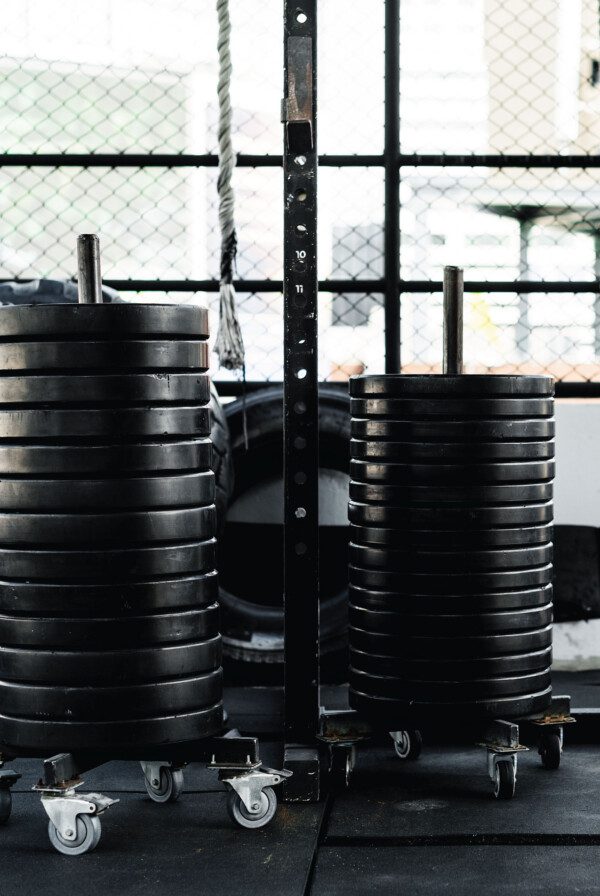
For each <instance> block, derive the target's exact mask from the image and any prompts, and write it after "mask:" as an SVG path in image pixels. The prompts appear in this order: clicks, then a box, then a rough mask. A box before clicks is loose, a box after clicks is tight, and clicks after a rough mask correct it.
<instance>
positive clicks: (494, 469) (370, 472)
mask: <svg viewBox="0 0 600 896" xmlns="http://www.w3.org/2000/svg"><path fill="white" fill-rule="evenodd" d="M350 478H351V479H354V480H355V481H356V482H362V483H371V482H372V483H375V484H377V483H381V484H382V485H401V484H413V485H432V484H436V485H438V484H439V485H451V484H458V483H465V484H473V485H479V484H481V483H485V484H489V483H516V482H518V483H521V482H523V483H527V482H529V483H533V482H543V481H547V480H551V479H554V461H518V462H512V463H508V462H506V461H505V462H503V463H498V464H475V463H473V464H472V463H465V464H438V463H436V464H397V463H377V464H375V463H369V462H365V461H362V460H351V461H350Z"/></svg>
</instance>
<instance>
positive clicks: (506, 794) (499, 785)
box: [494, 759, 517, 800]
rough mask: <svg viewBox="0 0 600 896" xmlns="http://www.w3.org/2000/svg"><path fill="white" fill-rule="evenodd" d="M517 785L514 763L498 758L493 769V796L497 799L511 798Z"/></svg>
mask: <svg viewBox="0 0 600 896" xmlns="http://www.w3.org/2000/svg"><path fill="white" fill-rule="evenodd" d="M516 785H517V773H516V763H515V762H513V761H512V760H510V759H499V760H496V762H495V769H494V796H495V797H496V799H497V800H512V798H513V796H514V795H515V788H516Z"/></svg>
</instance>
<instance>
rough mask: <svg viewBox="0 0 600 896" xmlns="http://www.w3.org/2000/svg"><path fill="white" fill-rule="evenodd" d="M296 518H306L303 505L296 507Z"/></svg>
mask: <svg viewBox="0 0 600 896" xmlns="http://www.w3.org/2000/svg"><path fill="white" fill-rule="evenodd" d="M296 519H297V520H304V519H306V508H305V507H296Z"/></svg>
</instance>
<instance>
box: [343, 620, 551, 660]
mask: <svg viewBox="0 0 600 896" xmlns="http://www.w3.org/2000/svg"><path fill="white" fill-rule="evenodd" d="M350 643H351V644H352V646H353V647H354V648H355V649H357V650H364V651H365V652H366V653H372V654H375V655H377V656H397V657H399V658H400V659H402V660H404V659H412V658H415V659H419V660H423V661H424V662H428V661H431V660H435V662H439V661H440V660H443V659H464V658H465V657H469V656H505V655H507V654H517V653H530V652H531V651H535V650H543V649H544V648H546V647H550V645H551V644H552V626H551V625H550V624H548V625H546V626H544V627H543V628H539V629H535V630H533V629H532V630H528V631H524V632H505V633H501V634H487V635H485V634H476V635H467V634H456V633H452V634H450V635H449V636H447V637H438V636H434V635H433V634H432V635H430V636H428V635H423V636H417V635H414V636H413V635H410V634H406V635H403V634H399V633H396V634H390V633H389V632H383V633H382V632H371V631H367V630H365V629H361V628H359V627H356V626H353V627H351V629H350Z"/></svg>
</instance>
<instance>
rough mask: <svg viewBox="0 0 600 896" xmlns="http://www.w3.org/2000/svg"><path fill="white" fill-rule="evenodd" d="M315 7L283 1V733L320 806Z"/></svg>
mask: <svg viewBox="0 0 600 896" xmlns="http://www.w3.org/2000/svg"><path fill="white" fill-rule="evenodd" d="M316 18H317V0H285V5H284V41H285V44H284V56H285V83H284V100H283V115H282V118H283V120H284V122H285V142H284V156H283V172H284V278H283V291H284V296H283V298H284V336H283V339H284V411H283V430H284V624H285V647H284V654H285V671H284V676H285V678H284V686H285V693H284V728H285V765H286V768H288V769H290V770H291V771H292V772H293V773H294V774H293V777H292V778H291V779H289V781H288V782H286V789H285V796H286V799H288V800H302V801H308V800H314V799H318V796H319V773H318V771H319V754H318V751H317V750H316V748H315V735H316V733H317V726H318V721H319V489H318V487H319V426H318V419H319V408H318V352H317V303H318V281H317V146H316V33H317V29H316V24H317V21H316Z"/></svg>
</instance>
